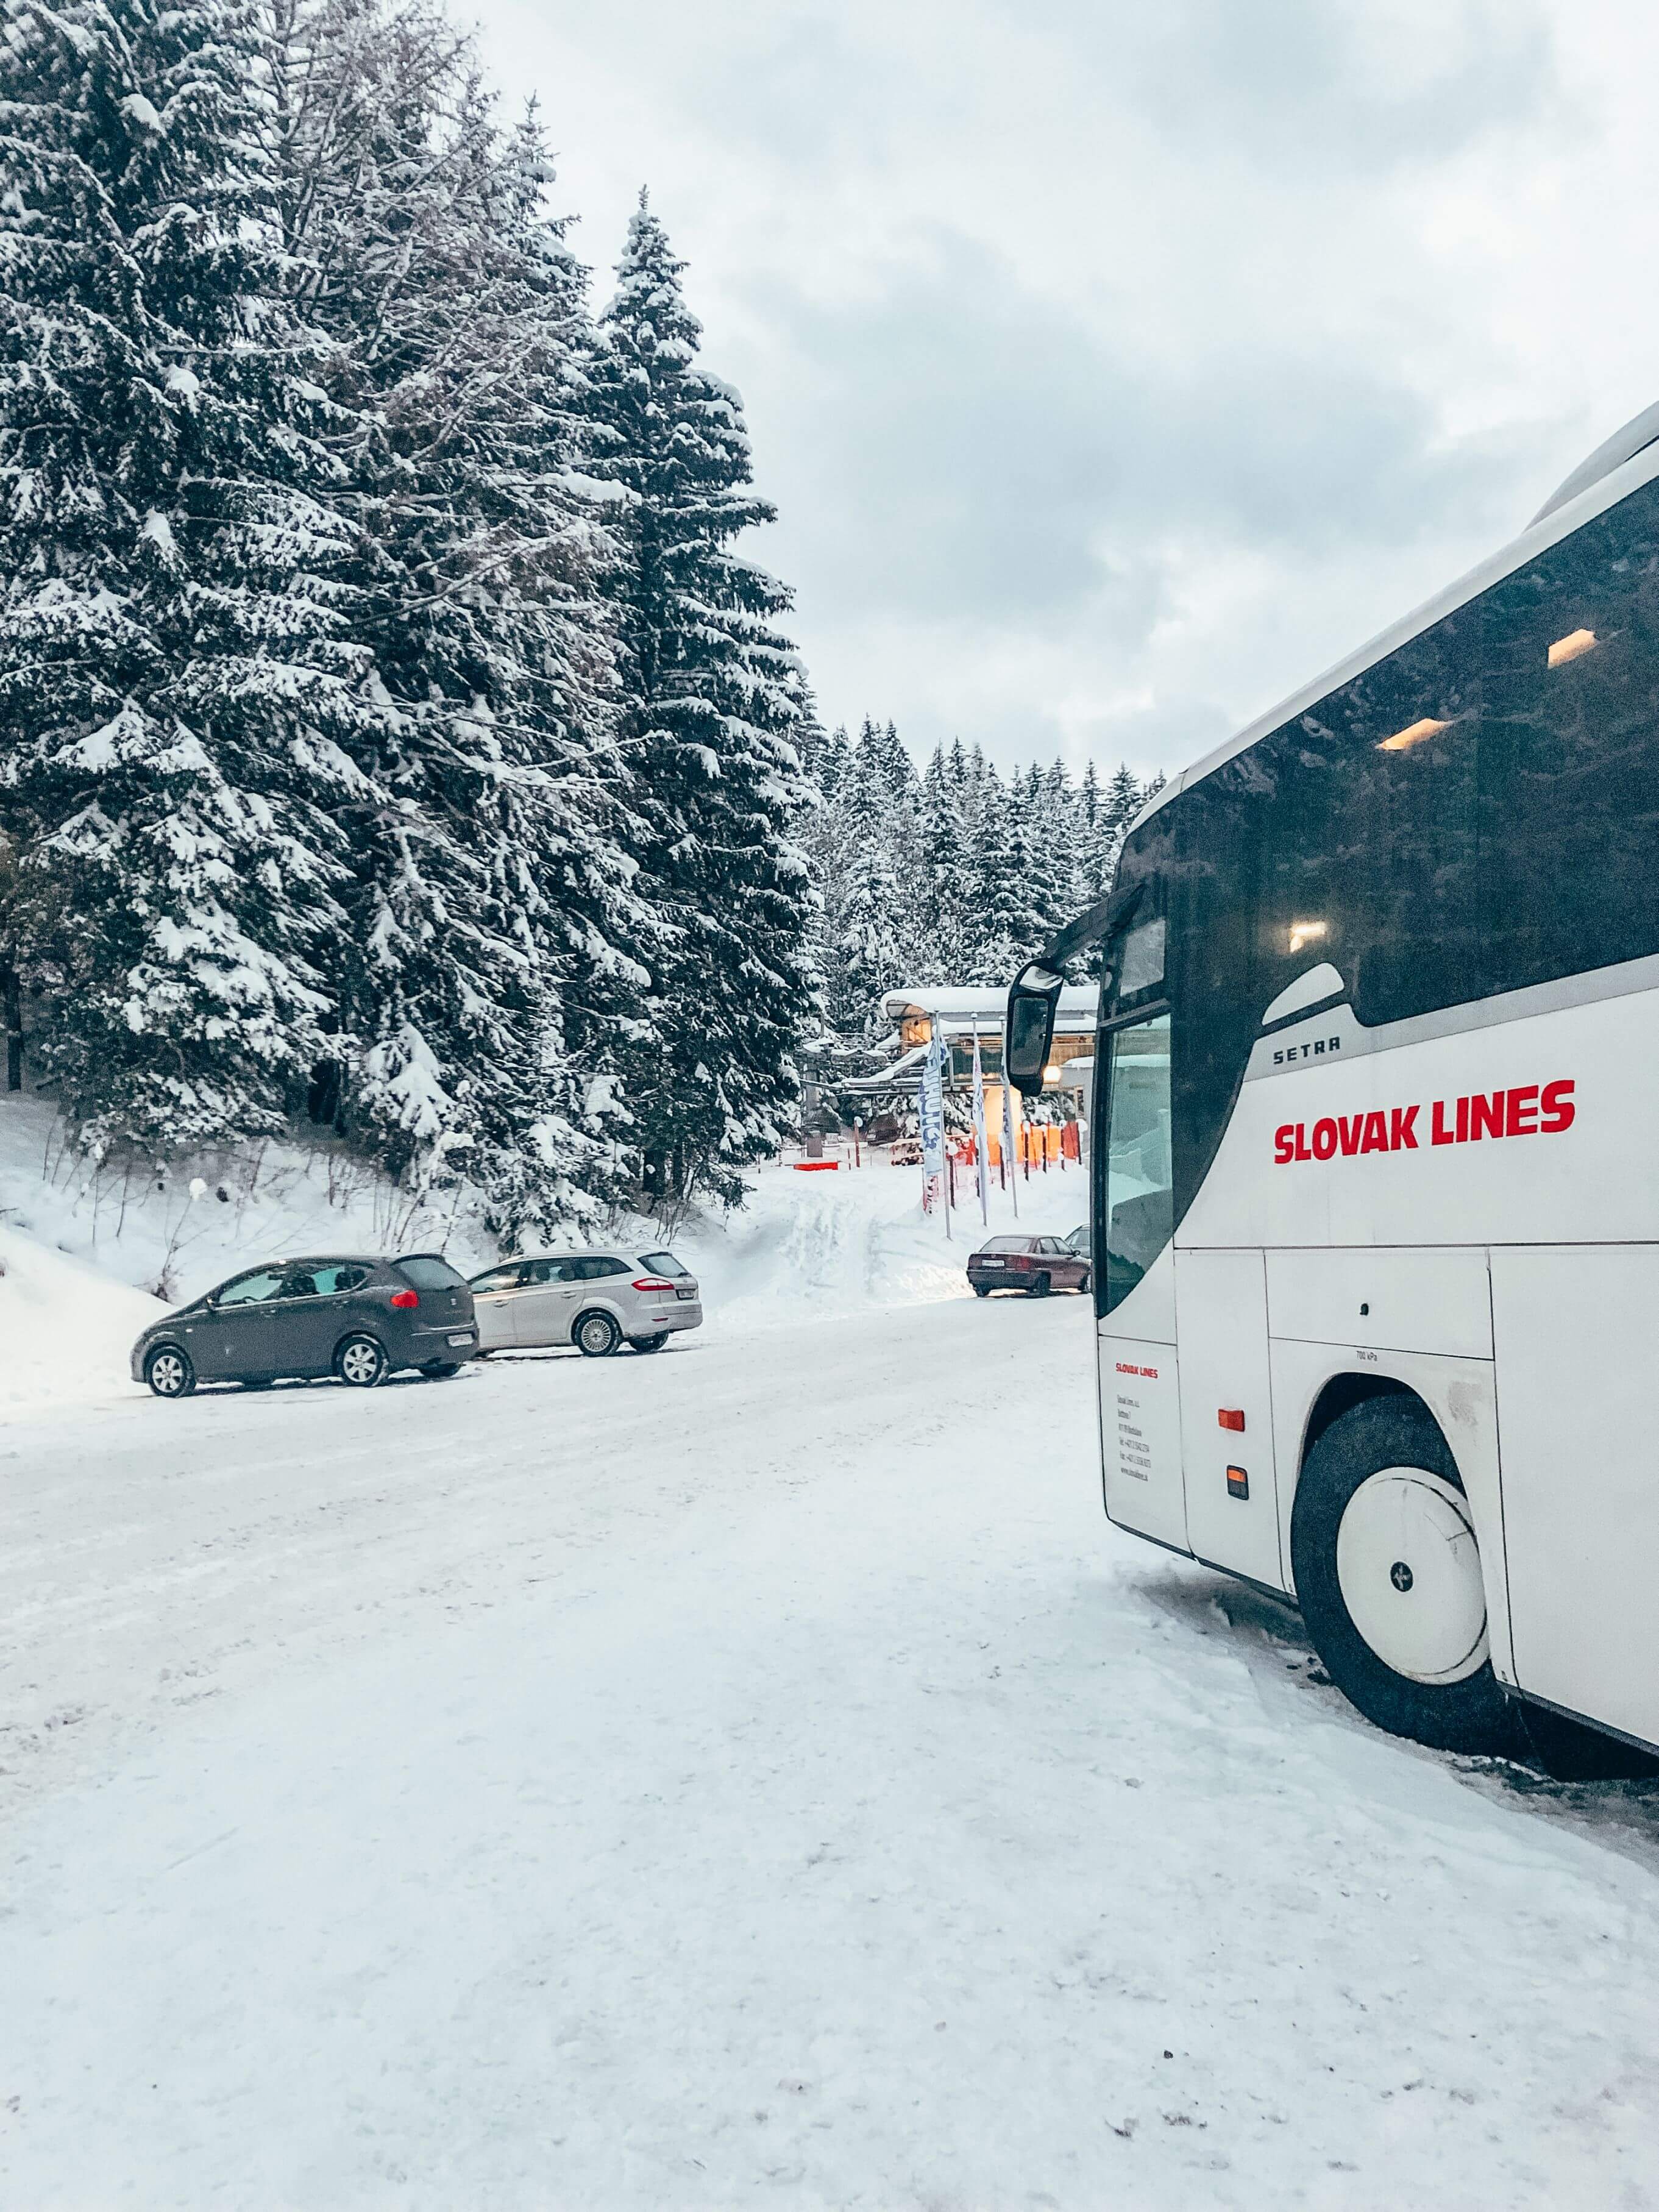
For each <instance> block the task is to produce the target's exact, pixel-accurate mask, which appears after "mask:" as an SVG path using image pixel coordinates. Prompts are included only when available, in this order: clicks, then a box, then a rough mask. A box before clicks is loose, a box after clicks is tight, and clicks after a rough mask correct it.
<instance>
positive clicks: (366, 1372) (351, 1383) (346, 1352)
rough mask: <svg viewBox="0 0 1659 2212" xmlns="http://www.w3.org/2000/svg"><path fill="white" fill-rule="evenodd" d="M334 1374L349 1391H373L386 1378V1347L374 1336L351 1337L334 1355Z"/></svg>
mask: <svg viewBox="0 0 1659 2212" xmlns="http://www.w3.org/2000/svg"><path fill="white" fill-rule="evenodd" d="M334 1372H335V1373H336V1374H337V1376H339V1378H340V1380H341V1382H342V1383H344V1384H345V1385H346V1387H347V1389H351V1390H373V1389H374V1388H375V1386H376V1385H377V1384H379V1383H384V1382H385V1380H386V1349H385V1346H382V1345H381V1344H380V1343H379V1342H378V1341H377V1340H376V1339H375V1338H374V1337H372V1336H349V1337H347V1339H346V1340H345V1342H344V1343H343V1345H342V1346H340V1348H339V1350H338V1351H337V1352H336V1353H335V1355H334Z"/></svg>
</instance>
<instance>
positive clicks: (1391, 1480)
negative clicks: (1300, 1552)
mask: <svg viewBox="0 0 1659 2212" xmlns="http://www.w3.org/2000/svg"><path fill="white" fill-rule="evenodd" d="M1336 1578H1337V1582H1338V1583H1339V1585H1340V1589H1341V1591H1342V1601H1343V1603H1344V1604H1345V1605H1346V1607H1347V1608H1348V1613H1349V1617H1350V1619H1351V1620H1352V1622H1353V1625H1354V1626H1355V1627H1356V1628H1357V1629H1358V1631H1359V1633H1360V1634H1361V1635H1362V1636H1363V1637H1364V1639H1365V1641H1366V1643H1367V1644H1370V1648H1371V1650H1373V1651H1374V1652H1375V1653H1376V1656H1377V1657H1378V1658H1379V1659H1380V1660H1382V1662H1383V1664H1384V1666H1387V1667H1392V1668H1394V1670H1395V1674H1404V1675H1405V1676H1407V1679H1408V1680H1411V1681H1413V1682H1461V1681H1462V1680H1464V1679H1465V1678H1466V1677H1467V1676H1468V1675H1470V1674H1474V1672H1475V1670H1476V1669H1477V1668H1479V1667H1480V1666H1482V1665H1483V1664H1484V1663H1485V1662H1486V1648H1487V1639H1486V1588H1485V1585H1484V1584H1483V1583H1482V1582H1481V1579H1480V1546H1479V1545H1478V1544H1477V1543H1476V1542H1475V1539H1474V1524H1473V1522H1472V1521H1471V1520H1470V1517H1469V1502H1468V1498H1465V1497H1464V1495H1463V1493H1462V1491H1461V1490H1456V1489H1454V1487H1453V1486H1452V1485H1451V1484H1450V1483H1449V1482H1446V1481H1443V1480H1442V1478H1441V1477H1440V1476H1439V1475H1437V1474H1430V1473H1429V1472H1428V1470H1427V1469H1426V1468H1420V1467H1385V1468H1379V1469H1378V1471H1377V1473H1376V1474H1372V1475H1367V1477H1366V1478H1365V1480H1364V1482H1362V1483H1361V1484H1360V1486H1359V1487H1358V1490H1356V1491H1355V1492H1354V1494H1353V1496H1352V1498H1350V1499H1349V1500H1348V1503H1347V1506H1346V1510H1345V1511H1344V1513H1343V1516H1342V1522H1341V1525H1340V1528H1338V1530H1337V1532H1336Z"/></svg>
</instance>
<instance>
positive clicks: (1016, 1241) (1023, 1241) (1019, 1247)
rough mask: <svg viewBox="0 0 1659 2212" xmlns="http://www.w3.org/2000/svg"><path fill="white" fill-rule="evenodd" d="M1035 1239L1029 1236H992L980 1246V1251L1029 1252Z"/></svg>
mask: <svg viewBox="0 0 1659 2212" xmlns="http://www.w3.org/2000/svg"><path fill="white" fill-rule="evenodd" d="M1035 1242H1036V1239H1035V1238H1034V1237H992V1238H990V1240H989V1241H988V1242H987V1243H984V1244H981V1247H980V1249H981V1251H982V1252H1029V1251H1030V1249H1031V1247H1032V1245H1033V1244H1034V1243H1035Z"/></svg>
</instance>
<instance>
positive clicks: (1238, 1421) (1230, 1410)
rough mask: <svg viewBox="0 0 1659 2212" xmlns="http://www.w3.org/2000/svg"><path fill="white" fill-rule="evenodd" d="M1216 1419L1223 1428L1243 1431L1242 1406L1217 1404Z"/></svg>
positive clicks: (1241, 1433)
mask: <svg viewBox="0 0 1659 2212" xmlns="http://www.w3.org/2000/svg"><path fill="white" fill-rule="evenodd" d="M1215 1417H1216V1419H1217V1421H1218V1423H1219V1425H1221V1427H1223V1428H1224V1429H1236V1430H1237V1431H1238V1433H1239V1435H1240V1436H1243V1433H1244V1408H1243V1407H1242V1406H1218V1407H1217V1408H1216V1416H1215Z"/></svg>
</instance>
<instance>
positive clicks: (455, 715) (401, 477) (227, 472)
mask: <svg viewBox="0 0 1659 2212" xmlns="http://www.w3.org/2000/svg"><path fill="white" fill-rule="evenodd" d="M4 24H5V35H4V40H3V44H0V78H3V83H0V102H3V110H0V162H3V167H4V171H5V178H4V190H3V195H0V256H3V270H0V573H3V598H0V699H3V721H0V983H3V990H4V1000H5V1006H4V1018H5V1026H6V1030H7V1033H8V1056H9V1071H8V1074H9V1082H10V1083H11V1085H13V1087H15V1086H16V1085H17V1084H18V1083H19V1082H20V1081H27V1084H28V1085H30V1086H32V1087H33V1088H36V1089H38V1090H39V1091H41V1092H42V1093H44V1094H46V1096H49V1097H52V1099H54V1100H55V1101H56V1103H58V1107H59V1109H61V1115H62V1117H63V1122H64V1127H65V1129H66V1131H67V1132H68V1134H69V1138H70V1141H71V1142H72V1143H73V1144H74V1145H75V1146H76V1147H78V1148H79V1149H80V1150H81V1152H83V1153H84V1154H86V1155H88V1156H89V1157H90V1158H93V1159H94V1160H97V1159H103V1158H121V1157H124V1156H133V1157H137V1158H143V1159H149V1160H161V1159H166V1158H171V1157H175V1156H178V1155H180V1154H185V1153H189V1152H192V1151H196V1150H200V1149H202V1148H204V1147H215V1146H216V1147H227V1146H237V1145H240V1144H246V1143H249V1142H253V1141H256V1140H258V1139H261V1138H264V1137H270V1136H272V1135H276V1134H280V1133H283V1132H285V1131H292V1130H294V1129H295V1128H300V1129H305V1128H309V1129H312V1130H313V1131H319V1132H324V1133H327V1136H328V1139H329V1140H330V1141H337V1142H339V1143H342V1144H343V1145H345V1146H349V1147H350V1148H352V1149H353V1150H354V1151H355V1152H356V1153H358V1154H360V1155H361V1156H362V1157H363V1158H366V1159H368V1160H370V1161H372V1162H374V1164H376V1165H377V1166H379V1167H380V1168H382V1169H384V1170H385V1171H386V1173H387V1174H388V1175H389V1176H392V1177H395V1178H398V1180H399V1181H400V1182H402V1183H404V1185H405V1186H406V1187H408V1188H414V1189H420V1190H426V1191H429V1190H433V1189H441V1188H449V1187H453V1186H456V1185H458V1184H465V1185H468V1186H470V1187H471V1188H473V1189H474V1190H475V1191H476V1192H477V1194H479V1198H480V1201H481V1203H482V1206H483V1210H484V1212H485V1215H486V1218H488V1220H489V1225H491V1227H492V1228H493V1229H494V1230H495V1231H496V1232H497V1233H498V1234H499V1235H500V1236H501V1237H502V1238H503V1239H504V1240H507V1241H509V1242H511V1241H513V1240H520V1239H523V1238H525V1237H528V1236H530V1235H531V1234H532V1233H535V1232H548V1231H553V1230H555V1229H556V1228H559V1227H561V1226H564V1225H570V1224H573V1223H580V1222H582V1221H584V1220H592V1219H595V1218H599V1217H600V1216H602V1215H603V1214H604V1213H605V1212H606V1211H607V1210H609V1209H611V1208H612V1207H614V1206H617V1205H620V1204H623V1203H633V1204H640V1203H644V1204H654V1205H662V1204H666V1203H669V1202H679V1201H684V1200H685V1199H686V1198H687V1197H688V1196H690V1195H692V1194H696V1195H698V1196H700V1197H702V1198H705V1199H708V1200H714V1201H715V1202H717V1203H720V1202H724V1203H730V1202H732V1201H733V1200H736V1199H737V1198H738V1196H740V1194H741V1192H742V1189H743V1177H744V1170H746V1169H748V1168H750V1167H752V1166H753V1165H754V1164H756V1163H757V1162H758V1161H759V1160H761V1159H763V1158H766V1157H768V1156H769V1155H771V1154H772V1153H774V1152H775V1151H776V1150H777V1149H778V1147H779V1146H780V1145H781V1143H782V1142H783V1140H784V1139H785V1138H786V1136H787V1134H788V1133H790V1132H791V1131H792V1129H793V1127H795V1125H796V1122H797V1120H798V1116H799V1095H800V1077H799V1068H800V1065H801V1060H802V1054H804V1053H805V1052H806V1051H807V1050H808V1049H809V1048H812V1047H814V1046H817V1047H818V1048H822V1047H823V1043H824V1042H825V1041H826V1040H838V1041H840V1042H842V1044H843V1045H845V1046H846V1047H847V1048H849V1049H851V1048H855V1047H856V1046H857V1045H858V1044H859V1042H860V1041H865V1042H867V1041H868V1040H869V1039H870V1038H871V1037H872V1035H873V1029H872V1024H874V1022H875V1021H876V1019H877V1017H876V1012H875V1007H876V1001H877V1000H878V995H879V994H880V992H881V991H882V990H883V989H884V988H887V987H890V986H892V985H893V984H895V983H896V982H899V981H916V982H927V981H942V980H945V979H946V978H950V979H951V980H966V981H984V982H987V983H995V982H1001V981H1006V978H1007V976H1008V975H1009V974H1010V972H1011V971H1012V968H1013V967H1014V966H1015V965H1017V964H1018V961H1019V960H1020V959H1021V958H1022V957H1024V956H1025V954H1026V953H1027V952H1029V951H1030V950H1031V949H1032V948H1033V947H1034V945H1036V943H1037V942H1039V941H1040V939H1041V938H1042V935H1043V933H1045V932H1046V931H1047V930H1048V929H1049V928H1050V927H1053V926H1054V924H1056V923H1057V922H1058V921H1061V920H1063V919H1064V918H1066V916H1067V915H1070V914H1071V913H1072V912H1073V911H1075V910H1076V908H1078V907H1079V905H1080V904H1082V903H1084V902H1086V901H1087V900H1088V899H1089V898H1090V897H1091V896H1094V895H1096V894H1097V891H1098V890H1099V889H1100V887H1101V886H1102V885H1103V884H1104V883H1106V882H1107V881H1108V880H1109V875H1110V871H1111V868H1112V866H1113V863H1114V860H1115V853H1116V849H1117V845H1118V842H1120V840H1121V835H1122V831H1123V828H1124V825H1125V823H1126V822H1127V820H1128V818H1129V817H1131V816H1132V815H1133V812H1134V811H1135V809H1136V807H1137V806H1138V805H1139V803H1140V800H1141V798H1142V797H1143V795H1144V794H1143V793H1142V791H1141V790H1140V788H1139V787H1138V786H1137V785H1136V782H1135V780H1134V778H1133V775H1131V774H1130V773H1129V771H1128V770H1127V769H1120V770H1119V771H1118V772H1117V774H1116V775H1114V776H1112V777H1111V778H1110V779H1109V781H1106V782H1104V783H1101V782H1100V781H1097V777H1096V775H1095V772H1094V770H1093V769H1092V768H1091V769H1089V770H1088V771H1087V772H1086V773H1085V775H1084V777H1083V779H1082V781H1081V782H1080V783H1079V782H1077V781H1073V779H1072V778H1070V777H1069V776H1068V775H1067V773H1066V770H1065V769H1064V768H1063V767H1062V766H1060V764H1059V763H1055V764H1054V765H1053V766H1052V767H1045V766H1042V765H1033V766H1031V767H1030V768H1029V769H1025V770H1024V771H1023V772H1022V773H1019V774H1017V775H1011V776H1007V777H1006V778H1005V777H1004V776H1002V775H999V773H998V771H997V770H996V769H994V767H992V766H991V765H989V764H988V763H987V762H986V761H985V760H984V758H983V757H981V754H980V753H979V752H978V751H971V752H964V751H963V749H962V747H961V746H960V745H957V746H953V747H948V748H944V749H941V750H938V751H936V752H935V753H934V755H933V758H932V759H931V761H929V762H928V763H927V765H926V767H925V769H918V767H917V765H916V764H915V761H914V759H913V757H912V756H911V754H910V753H909V752H908V750H906V748H905V746H904V744H903V743H902V741H901V739H900V737H899V735H898V733H897V732H896V730H895V728H894V726H893V725H892V723H891V722H890V721H886V722H883V721H878V720H866V721H865V722H864V724H863V726H862V727H861V728H860V731H859V732H858V734H857V735H856V736H855V737H849V736H848V734H847V732H845V731H844V730H842V729H836V731H835V732H833V733H826V732H825V730H824V729H823V726H822V725H821V724H820V721H819V720H818V716H817V708H816V707H815V704H814V702H813V698H812V695H811V690H810V689H809V685H808V681H807V676H806V671H805V668H804V666H803V664H802V661H801V659H800V656H799V653H797V651H796V650H795V648H794V646H793V643H792V641H791V639H790V636H789V634H788V633H789V628H790V613H791V598H790V594H789V592H788V591H787V589H786V588H785V587H784V586H781V585H780V584H778V583H777V582H775V580H773V579H772V578H771V577H769V575H768V574H765V573H764V572H763V570H762V569H761V568H757V566H755V565H754V564H753V562H751V561H750V559H749V557H748V555H747V551H746V550H745V549H746V546H747V544H748V543H749V542H750V533H751V532H755V531H757V530H758V529H760V528H761V527H763V526H764V525H765V524H766V523H767V522H769V520H771V519H772V517H773V509H772V508H771V507H769V505H768V504H767V502H766V501H765V500H764V499H763V497H761V496H760V495H759V494H758V493H757V490H756V489H755V487H754V483H753V481H752V471H751V464H750V446H749V440H748V435H747V432H746V429H745V425H744V410H743V405H742V403H741V400H740V399H739V398H738V395H737V393H736V392H733V391H732V389H731V387H730V386H728V385H726V384H725V383H722V382H721V381H720V380H719V379H718V378H717V377H716V376H714V374H711V373H710V371H709V370H708V368H706V367H705V366H704V365H703V362H702V344H701V331H700V329H699V325H698V324H697V322H696V318H695V317H694V315H693V313H692V312H691V309H690V307H689V305H688V304H687V299H686V293H685V284H684V279H685V273H686V272H685V267H684V264H683V263H682V262H681V261H680V260H679V259H678V258H677V257H676V255H675V253H674V252H673V251H672V248H671V242H670V240H669V238H668V236H667V234H666V233H665V229H664V227H663V225H662V223H661V222H660V221H659V219H658V217H657V216H656V215H655V214H654V213H653V211H652V210H651V208H650V206H649V204H648V202H647V198H646V197H645V195H644V194H643V193H641V200H640V204H639V207H638V210H637V212H636V213H635V216H634V217H633V219H632V222H631V223H630V226H629V231H628V235H627V238H626V240H625V242H624V243H623V246H622V251H621V258H620V261H619V263H618V264H617V270H616V272H615V278H614V284H613V285H612V286H611V289H609V292H608V295H606V296H605V297H603V298H600V297H597V296H596V295H595V293H594V292H593V290H592V286H591V280H590V276H589V272H588V270H586V268H585V267H584V266H583V264H581V262H580V260H579V259H578V258H577V257H576V255H575V253H574V251H573V248H572V246H571V244H570V241H569V238H568V217H565V216H561V215H560V214H558V213H557V212H556V211H555V209H554V205H553V203H552V201H551V198H550V185H551V183H552V180H553V179H552V163H551V159H550V151H549V142H548V137H547V130H546V125H545V124H544V119H543V118H542V117H541V116H540V115H539V114H538V112H536V110H535V108H534V106H533V105H532V107H531V108H530V109H529V110H528V112H525V113H523V114H512V113H509V112H507V111H506V110H505V109H504V107H503V106H502V105H501V101H500V100H499V99H498V98H497V97H496V96H495V94H492V92H491V91H490V90H489V88H488V87H487V86H486V85H485V83H484V82H483V79H482V76H481V74H480V71H479V69H478V66H477V60H476V57H475V54H474V52H473V49H472V47H471V44H470V42H469V40H468V38H467V36H466V35H465V33H464V32H463V31H462V30H460V29H459V28H458V27H457V26H456V24H455V22H454V21H453V20H452V18H451V17H449V16H448V15H447V14H446V13H445V12H444V10H443V9H442V7H441V5H438V4H435V0H407V4H397V0H191V4H190V5H188V6H185V7H180V6H179V5H177V4H176V0H55V4H53V5H51V6H48V5H46V4H44V0H4Z"/></svg>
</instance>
